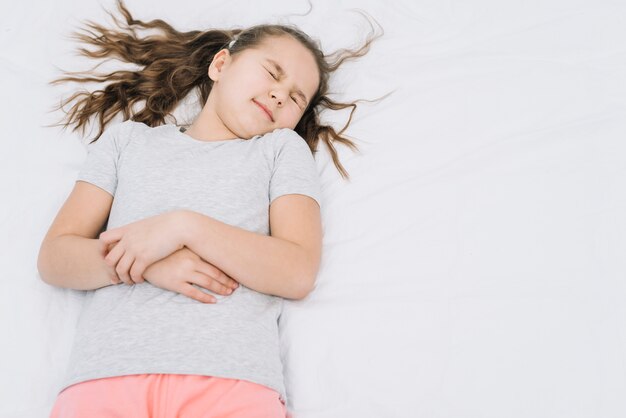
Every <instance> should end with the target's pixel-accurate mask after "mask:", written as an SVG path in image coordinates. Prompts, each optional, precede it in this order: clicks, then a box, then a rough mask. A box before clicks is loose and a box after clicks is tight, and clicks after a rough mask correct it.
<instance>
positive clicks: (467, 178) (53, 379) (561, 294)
mask: <svg viewBox="0 0 626 418" xmlns="http://www.w3.org/2000/svg"><path fill="white" fill-rule="evenodd" d="M125 3H126V5H127V6H128V8H129V9H130V11H131V12H132V13H133V14H134V15H135V16H136V17H138V18H140V19H142V20H150V19H155V18H163V19H165V20H167V21H168V22H170V23H172V24H173V25H174V26H175V27H176V28H178V29H186V30H191V29H201V28H203V27H208V26H217V27H220V26H222V27H244V26H249V25H253V24H257V23H261V22H268V21H270V22H289V23H295V24H297V25H300V27H301V28H302V29H304V30H305V31H307V32H308V33H310V34H311V35H312V36H314V37H316V38H318V39H320V41H321V42H322V46H323V48H324V49H325V50H326V51H327V52H333V51H334V50H336V49H338V48H343V47H356V46H360V45H361V44H362V42H363V41H364V39H365V35H366V34H367V32H368V31H369V29H370V28H369V25H368V24H367V22H366V21H365V20H364V19H363V16H362V15H360V14H358V13H356V12H355V10H353V9H356V8H358V9H361V10H364V11H366V12H367V13H368V14H369V15H371V16H372V17H374V18H375V19H376V21H378V23H380V25H381V26H382V28H383V29H384V31H385V33H384V35H383V36H382V37H381V38H380V39H378V40H377V41H375V42H374V43H373V44H372V48H371V51H370V52H369V53H368V54H367V55H365V56H364V57H362V58H361V59H359V60H358V61H353V62H352V61H351V62H348V63H346V64H345V65H344V67H342V69H341V70H339V71H338V72H337V73H336V74H335V78H334V79H333V81H332V84H331V86H332V87H331V89H332V90H333V91H334V92H335V96H334V98H335V99H337V100H343V101H353V100H357V99H366V100H372V99H376V98H378V97H381V96H383V95H385V94H387V93H388V92H390V91H393V94H391V95H390V96H388V97H387V98H385V99H384V100H380V101H378V102H375V103H369V102H363V103H359V104H358V109H357V111H356V112H355V114H354V118H353V121H352V124H351V126H350V128H349V129H348V131H347V132H346V133H347V134H348V135H350V137H352V138H355V139H356V142H357V144H358V146H359V148H360V152H358V153H354V152H353V151H351V150H350V149H347V148H345V147H343V146H341V145H338V146H337V151H338V152H339V156H340V159H341V162H342V164H343V165H344V167H345V168H346V169H347V171H348V173H349V174H350V180H349V181H346V180H344V179H342V178H341V176H340V174H339V173H338V171H337V170H336V169H335V167H334V165H333V163H332V159H331V158H330V153H329V152H328V150H327V149H326V148H324V147H321V148H320V150H319V152H318V153H317V155H316V164H317V165H318V168H319V173H320V179H321V184H322V192H323V196H322V197H323V201H324V205H323V207H322V218H323V225H324V242H323V257H322V265H321V268H320V272H319V275H318V278H317V282H316V287H315V290H314V291H313V292H312V293H311V294H310V295H309V296H308V297H307V298H305V299H302V300H288V301H285V305H284V310H283V314H282V315H281V318H280V331H281V333H280V334H281V335H280V338H281V353H282V356H283V361H284V363H283V364H284V377H285V385H286V388H287V394H288V404H287V407H288V410H289V411H290V412H291V413H292V414H293V417H295V418H335V417H350V418H353V417H354V418H370V417H371V418H404V417H407V418H408V417H411V418H413V417H424V418H457V417H459V418H460V417H464V418H465V417H468V418H469V417H475V418H478V417H480V418H488V417H494V418H495V417H498V418H500V417H509V418H516V417H518V418H527V417H533V418H543V417H545V418H557V417H563V418H565V417H567V418H573V417H581V418H582V417H584V418H592V417H593V418H619V417H624V416H626V396H624V394H625V393H626V303H624V300H625V298H626V281H625V278H626V276H625V274H624V272H625V271H626V257H625V256H624V254H626V216H625V214H626V163H625V162H626V141H625V135H626V118H625V112H626V82H625V81H624V80H625V78H624V76H625V74H626V4H625V3H623V2H618V1H611V0H596V1H565V0H546V1H532V2H529V1H521V0H509V1H506V2H497V1H489V0H472V1H469V2H459V1H457V2H453V1H427V0H417V1H414V0H410V1H409V0H393V1H390V2H376V1H371V0H369V1H355V0H347V1H316V2H314V3H313V9H312V11H311V12H310V13H309V14H308V15H306V16H305V15H304V14H305V13H306V12H307V10H308V9H309V5H308V3H307V2H279V1H276V0H272V1H264V2H248V1H236V0H233V1H228V2H217V1H214V2H204V3H200V2H192V1H189V0H181V1H177V2H176V3H172V2H162V3H154V2H150V1H147V0H127V1H126V2H125ZM3 9H4V10H3V13H2V16H1V17H0V19H2V25H1V27H2V31H1V32H0V42H1V48H0V51H1V52H0V57H1V60H2V64H3V65H2V67H1V69H0V71H1V74H2V77H1V78H0V80H1V81H0V83H1V86H2V91H3V95H4V99H3V100H1V101H0V106H1V109H0V110H1V112H0V114H1V115H2V122H3V123H2V125H3V126H4V129H5V131H4V134H3V135H2V141H3V149H4V152H3V153H2V164H1V165H0V167H1V168H0V170H1V173H2V176H0V181H1V184H2V186H1V187H2V188H1V191H2V196H3V204H2V210H1V211H0V213H1V218H0V220H1V223H2V234H0V236H1V237H2V238H1V239H2V257H0V260H2V271H3V272H4V273H3V279H2V291H1V292H0V327H1V328H0V336H1V337H0V338H2V343H1V344H0V350H1V352H0V359H1V360H0V365H1V367H0V417H1V418H43V417H47V416H48V414H49V412H50V409H51V407H52V404H53V403H54V400H55V397H56V394H57V391H58V389H59V388H58V385H59V384H60V382H61V379H62V375H63V372H64V369H65V367H66V365H67V361H68V358H69V350H70V345H71V341H72V337H73V335H74V327H75V324H76V321H77V318H78V315H79V313H80V307H81V301H82V297H83V293H82V292H81V291H75V290H67V289H60V288H54V287H51V286H50V285H47V284H46V283H44V282H43V281H42V280H41V279H40V276H39V273H38V270H37V266H36V260H37V255H38V250H39V245H40V243H41V240H42V239H43V236H44V235H45V233H46V231H47V229H48V227H49V225H50V223H51V222H52V219H53V218H54V216H55V214H56V213H57V211H58V209H59V208H60V206H61V204H62V203H63V202H64V200H65V198H66V197H67V195H68V194H69V192H70V190H71V189H72V187H73V184H74V181H75V178H76V175H77V173H78V170H79V169H80V167H81V165H82V163H83V161H84V159H85V155H86V148H85V147H86V143H85V142H84V140H82V137H81V135H80V133H78V132H71V131H63V130H61V129H59V128H50V127H46V126H45V125H48V124H51V123H54V122H56V121H58V119H59V117H60V115H61V114H60V113H59V112H57V113H52V112H50V109H51V108H52V107H53V106H55V105H57V104H58V103H59V100H60V99H61V98H66V97H68V95H69V94H70V92H73V91H74V90H72V89H73V88H74V87H75V86H72V85H71V84H70V85H63V86H55V87H52V86H50V85H49V84H48V82H49V81H51V80H52V79H53V78H54V77H57V76H59V75H60V72H59V69H60V68H61V69H64V70H70V71H77V70H79V69H87V68H89V67H91V66H92V65H93V62H86V61H84V58H80V57H78V56H77V55H76V54H75V50H76V47H77V46H76V43H75V42H74V41H72V40H70V39H68V35H69V33H70V31H71V30H73V29H75V28H76V27H77V26H78V25H79V23H80V22H81V21H84V20H86V19H91V20H95V21H97V22H100V23H104V22H109V21H108V20H107V17H106V13H105V9H107V10H114V2H113V1H103V2H98V1H93V0H88V1H81V2H77V1H67V0H61V1H59V2H54V3H52V2H46V1H43V0H36V1H33V2H22V3H18V2H13V3H11V4H7V5H5V7H4V8H3ZM113 66H114V67H115V64H113ZM103 68H106V67H103ZM197 110H199V108H196V107H194V104H193V103H189V104H187V105H185V106H182V107H181V108H179V109H178V113H177V114H176V116H177V118H178V119H179V122H182V121H186V120H189V118H190V117H191V116H192V115H193V114H194V112H195V111H197ZM348 114H349V112H348V111H344V112H338V113H336V114H333V115H330V114H325V115H324V117H325V118H326V119H325V120H326V121H328V122H329V123H333V124H335V125H336V126H337V127H338V128H340V127H342V126H343V125H344V124H345V122H346V121H347V118H348ZM186 118H187V119H186Z"/></svg>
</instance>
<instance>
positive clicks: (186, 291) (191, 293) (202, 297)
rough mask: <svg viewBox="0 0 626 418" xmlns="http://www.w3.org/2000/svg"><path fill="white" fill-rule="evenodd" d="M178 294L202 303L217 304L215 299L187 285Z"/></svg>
mask: <svg viewBox="0 0 626 418" xmlns="http://www.w3.org/2000/svg"><path fill="white" fill-rule="evenodd" d="M179 293H181V294H183V295H185V296H187V297H190V298H191V299H195V300H197V301H200V302H202V303H217V299H216V298H215V297H213V296H211V295H208V294H206V293H204V292H203V291H201V290H198V289H196V288H195V287H193V286H192V285H191V284H189V283H187V284H185V285H184V286H183V288H182V289H181V291H180V292H179Z"/></svg>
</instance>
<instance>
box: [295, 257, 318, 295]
mask: <svg viewBox="0 0 626 418" xmlns="http://www.w3.org/2000/svg"><path fill="white" fill-rule="evenodd" d="M314 264H315V265H314V267H313V268H311V269H308V270H306V271H302V272H301V274H300V275H299V276H298V278H299V279H298V283H299V286H298V295H297V299H298V300H302V299H305V298H306V297H307V296H309V294H311V292H313V290H315V283H316V279H317V272H318V270H319V263H314Z"/></svg>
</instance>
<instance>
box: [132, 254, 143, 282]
mask: <svg viewBox="0 0 626 418" xmlns="http://www.w3.org/2000/svg"><path fill="white" fill-rule="evenodd" d="M145 270H146V267H145V263H143V262H142V261H141V260H139V259H138V258H136V259H135V262H134V263H133V265H132V267H131V268H130V278H131V279H132V280H133V282H135V283H143V282H144V281H145V280H144V278H143V272H144V271H145Z"/></svg>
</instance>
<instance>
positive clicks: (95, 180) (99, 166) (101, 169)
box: [76, 122, 128, 196]
mask: <svg viewBox="0 0 626 418" xmlns="http://www.w3.org/2000/svg"><path fill="white" fill-rule="evenodd" d="M127 126H128V124H127V123H126V122H123V123H120V124H117V125H113V126H109V127H107V128H105V130H104V132H103V133H102V135H100V138H98V140H97V141H96V142H93V143H91V144H89V145H88V146H87V157H86V158H85V162H84V163H83V165H82V168H81V169H80V171H79V173H78V176H77V178H76V180H77V181H78V180H82V181H86V182H87V183H91V184H93V185H96V186H98V187H100V188H101V189H103V190H105V191H107V192H108V193H110V194H111V195H112V196H115V190H116V189H117V166H118V161H119V157H120V135H122V134H123V133H124V131H125V128H126V127H127Z"/></svg>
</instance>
